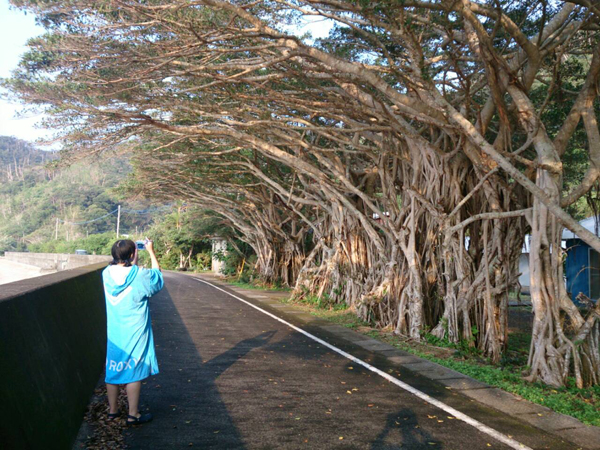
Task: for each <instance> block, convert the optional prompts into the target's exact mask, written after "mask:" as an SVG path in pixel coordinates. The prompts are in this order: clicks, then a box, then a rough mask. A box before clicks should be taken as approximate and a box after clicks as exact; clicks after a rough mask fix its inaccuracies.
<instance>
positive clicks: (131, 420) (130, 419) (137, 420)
mask: <svg viewBox="0 0 600 450" xmlns="http://www.w3.org/2000/svg"><path fill="white" fill-rule="evenodd" d="M152 419H153V416H152V414H150V413H147V414H142V415H141V416H140V417H135V416H132V415H131V414H128V415H127V426H131V425H141V424H143V423H148V422H150V421H151V420H152Z"/></svg>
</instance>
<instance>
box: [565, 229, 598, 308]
mask: <svg viewBox="0 0 600 450" xmlns="http://www.w3.org/2000/svg"><path fill="white" fill-rule="evenodd" d="M580 224H581V225H582V226H583V227H584V228H586V229H588V230H590V231H591V232H592V233H595V234H596V235H598V232H597V230H596V218H595V217H589V218H587V219H584V220H582V221H581V222H580ZM562 238H563V241H564V242H565V243H566V252H567V259H566V262H565V276H566V278H567V292H569V293H570V295H571V298H572V299H573V300H575V299H576V298H577V295H579V293H580V292H581V293H583V294H584V295H586V296H588V297H589V298H591V299H592V300H597V299H598V298H600V254H598V252H596V251H595V250H594V249H592V248H591V247H590V246H589V245H587V244H586V243H585V242H583V241H582V240H581V239H579V238H578V237H577V235H575V234H573V233H572V232H571V231H569V230H565V231H563V235H562Z"/></svg>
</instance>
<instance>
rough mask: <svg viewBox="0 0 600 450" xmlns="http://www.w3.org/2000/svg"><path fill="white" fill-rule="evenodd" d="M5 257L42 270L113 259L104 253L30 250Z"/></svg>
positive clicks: (73, 266) (72, 267)
mask: <svg viewBox="0 0 600 450" xmlns="http://www.w3.org/2000/svg"><path fill="white" fill-rule="evenodd" d="M4 258H5V259H7V260H10V261H15V262H18V263H21V264H28V265H30V266H35V267H39V268H40V269H42V270H51V271H57V272H60V271H62V270H70V269H76V268H78V267H84V266H89V265H90V264H96V263H101V262H105V263H108V262H110V261H112V258H111V257H110V256H104V255H74V254H73V255H72V254H68V253H28V252H6V253H5V254H4Z"/></svg>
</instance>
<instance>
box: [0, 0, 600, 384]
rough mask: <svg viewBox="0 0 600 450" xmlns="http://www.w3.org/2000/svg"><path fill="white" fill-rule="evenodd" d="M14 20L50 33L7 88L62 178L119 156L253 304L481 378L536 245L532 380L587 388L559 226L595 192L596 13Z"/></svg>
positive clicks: (224, 4)
mask: <svg viewBox="0 0 600 450" xmlns="http://www.w3.org/2000/svg"><path fill="white" fill-rule="evenodd" d="M12 3H13V4H14V5H16V6H18V7H22V8H25V9H27V10H29V11H31V12H33V13H34V14H36V16H37V17H38V20H39V22H40V23H41V24H43V25H44V26H45V27H46V28H47V30H48V32H47V34H45V35H43V36H41V37H39V38H36V39H33V40H31V42H30V44H29V45H30V51H29V53H27V54H26V55H25V56H24V57H23V59H22V62H21V64H20V66H19V68H18V69H17V70H15V72H14V74H13V77H12V78H11V79H9V80H6V81H5V84H6V85H7V86H8V87H9V88H10V89H11V90H12V92H13V94H14V95H15V96H17V97H19V98H20V99H21V100H23V101H25V102H28V103H30V104H33V105H38V106H39V107H41V108H42V109H45V111H46V112H47V113H48V121H49V123H51V124H53V125H54V127H55V128H56V129H57V130H59V131H58V133H59V137H60V139H62V141H63V142H64V145H65V149H66V150H65V158H66V159H69V158H76V157H78V156H80V155H89V154H90V153H100V152H103V151H104V150H107V149H110V148H111V147H114V146H115V145H117V144H120V145H123V144H124V143H125V144H127V145H128V146H130V147H131V148H132V152H133V153H134V155H136V156H135V157H136V158H139V159H140V160H142V161H144V164H141V165H140V166H139V169H138V172H137V176H138V177H139V179H140V180H142V181H143V183H142V184H140V190H141V191H142V192H144V193H145V194H146V195H148V196H154V197H157V198H161V199H165V198H178V199H185V200H186V201H188V202H191V203H195V204H198V205H201V206H202V207H205V208H208V209H211V210H213V211H214V212H215V213H217V214H220V215H221V216H222V217H223V220H224V223H227V224H228V226H230V227H233V228H234V229H236V230H237V231H238V233H239V235H240V237H241V238H242V239H243V240H244V241H246V242H247V243H248V244H249V245H251V246H252V247H253V248H254V250H255V251H256V254H257V257H258V263H257V270H258V272H259V273H260V274H261V275H262V276H263V277H264V278H265V279H266V280H270V281H274V280H282V281H283V282H284V283H287V284H289V285H290V286H293V287H294V288H295V294H296V295H298V296H305V295H316V296H321V297H323V296H327V298H328V299H330V301H333V302H345V303H347V304H348V305H349V306H351V307H352V308H354V309H355V311H356V312H357V314H359V315H360V316H361V317H363V318H369V319H370V320H373V321H375V322H376V323H377V324H378V325H379V326H382V327H391V328H392V329H393V330H395V332H397V333H399V334H403V335H406V336H409V337H411V338H413V339H419V338H420V336H421V335H422V333H423V332H424V331H427V330H429V331H430V332H431V333H433V334H435V335H436V336H438V337H440V338H444V339H448V340H450V341H452V342H459V341H466V342H468V343H469V344H470V345H472V346H476V347H477V348H478V349H480V350H481V351H482V352H483V353H484V354H485V355H486V356H488V357H490V358H491V359H492V360H493V361H498V360H499V359H500V357H501V355H502V352H503V351H504V349H505V347H506V343H507V310H508V294H509V292H511V291H513V290H515V289H518V276H519V273H518V260H519V256H520V254H521V248H522V245H523V240H524V237H525V235H526V234H529V235H530V236H531V251H530V260H529V265H530V272H531V282H530V286H531V300H532V304H533V310H534V314H535V320H534V326H533V335H532V345H531V352H530V356H529V364H528V365H529V367H530V372H529V375H528V376H529V379H531V380H541V381H543V382H545V383H548V384H551V385H555V386H560V385H564V384H565V383H566V380H567V379H568V377H574V378H575V379H576V382H577V385H578V386H586V385H592V384H598V383H599V382H600V354H599V350H598V341H599V336H600V324H599V319H600V310H599V308H600V307H598V306H596V308H592V309H590V310H589V311H587V312H582V311H581V310H580V309H578V307H577V305H576V304H575V303H574V302H573V301H572V299H571V297H570V296H569V294H568V293H567V292H566V290H565V286H564V283H563V281H562V280H563V274H562V262H563V258H564V254H563V249H562V248H561V239H560V237H561V232H562V229H563V228H564V227H566V228H568V229H570V230H571V231H573V232H574V233H576V234H577V235H578V236H579V237H580V238H581V239H582V240H584V241H585V242H586V243H588V244H589V245H590V246H591V247H592V248H594V249H595V250H596V251H600V239H598V238H597V237H596V236H595V235H594V234H593V233H590V232H589V231H587V230H585V229H584V228H582V227H581V226H580V225H579V223H578V222H577V220H575V218H574V217H573V216H572V215H571V214H570V213H569V211H573V210H574V208H575V206H576V205H581V202H582V201H585V200H584V199H587V201H589V202H591V203H592V204H594V201H595V199H596V192H597V189H598V186H599V185H598V176H599V173H600V172H599V170H600V132H599V129H598V124H597V117H598V110H599V104H598V83H599V74H600V46H599V45H598V44H599V40H598V37H599V30H600V15H599V14H600V10H599V9H598V7H597V6H595V4H594V3H590V2H584V1H581V2H579V1H578V2H572V3H564V2H549V1H543V0H542V1H535V0H526V1H522V2H507V1H502V0H500V1H494V2H491V1H490V2H485V1H481V2H474V1H470V0H457V1H410V0H406V1H389V0H388V1H354V0H352V1H350V0H349V1H338V0H335V1H311V0H276V1H250V0H232V1H217V0H198V1H177V0H176V1H168V2H167V1H161V0H155V1H151V2H137V1H112V0H110V1H109V0H106V1H89V0H72V1H68V2H67V1H64V2H63V1H53V2H43V1H34V0H30V1H27V0H14V1H13V2H12ZM306 17H315V18H318V19H319V20H321V21H322V22H321V23H322V24H323V26H328V27H330V32H329V37H328V38H323V39H312V38H310V36H300V35H299V34H300V33H299V32H298V31H297V30H298V23H299V20H301V19H302V18H306ZM575 160H577V164H578V166H577V167H579V168H581V167H583V168H584V170H583V173H581V171H579V172H577V171H573V170H572V169H573V164H574V163H573V161H575ZM574 172H577V173H574ZM142 185H143V187H142Z"/></svg>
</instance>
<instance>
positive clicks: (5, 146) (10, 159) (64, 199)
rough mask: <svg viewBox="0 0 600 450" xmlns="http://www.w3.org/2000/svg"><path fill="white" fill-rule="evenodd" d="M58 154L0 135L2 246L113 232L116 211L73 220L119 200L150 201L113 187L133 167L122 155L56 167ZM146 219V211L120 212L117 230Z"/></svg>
mask: <svg viewBox="0 0 600 450" xmlns="http://www.w3.org/2000/svg"><path fill="white" fill-rule="evenodd" d="M56 159H57V156H56V155H54V154H52V153H49V152H44V151H41V150H38V149H36V148H35V147H34V146H33V145H32V144H30V143H27V142H25V141H22V140H19V139H15V138H12V137H5V136H0V252H5V251H11V250H16V251H24V250H36V249H39V247H40V245H42V244H48V243H49V242H50V241H55V238H56V236H57V234H58V239H59V241H62V242H74V241H77V240H80V239H81V238H85V237H86V236H88V235H97V234H100V233H108V232H114V231H115V227H116V215H115V214H112V215H108V216H107V217H105V218H103V219H101V220H97V221H93V222H90V223H87V224H73V222H77V223H79V222H86V221H91V220H94V219H96V218H98V217H101V216H103V215H106V214H109V213H110V212H112V211H114V210H115V209H116V208H117V205H118V204H121V205H122V207H123V208H129V209H136V210H140V209H144V208H148V203H145V202H131V201H124V199H122V198H120V197H119V195H118V194H117V193H116V190H115V188H116V187H117V186H118V185H119V183H120V182H121V181H123V180H124V179H125V177H126V176H127V175H128V174H129V173H130V172H131V167H130V165H129V164H128V162H127V160H126V159H124V158H122V157H119V158H117V157H115V158H106V159H103V160H97V161H89V160H87V161H85V162H82V163H78V164H75V165H73V166H71V167H68V168H56V164H53V161H55V160H56ZM57 218H58V219H59V225H58V230H57V226H56V225H57ZM150 221H151V215H149V214H123V215H122V218H121V232H122V233H134V232H135V231H136V229H137V230H138V231H140V232H141V231H142V230H143V229H145V228H146V227H147V226H148V224H149V223H150ZM57 231H58V233H57ZM57 242H58V241H57ZM46 246H47V245H46Z"/></svg>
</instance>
